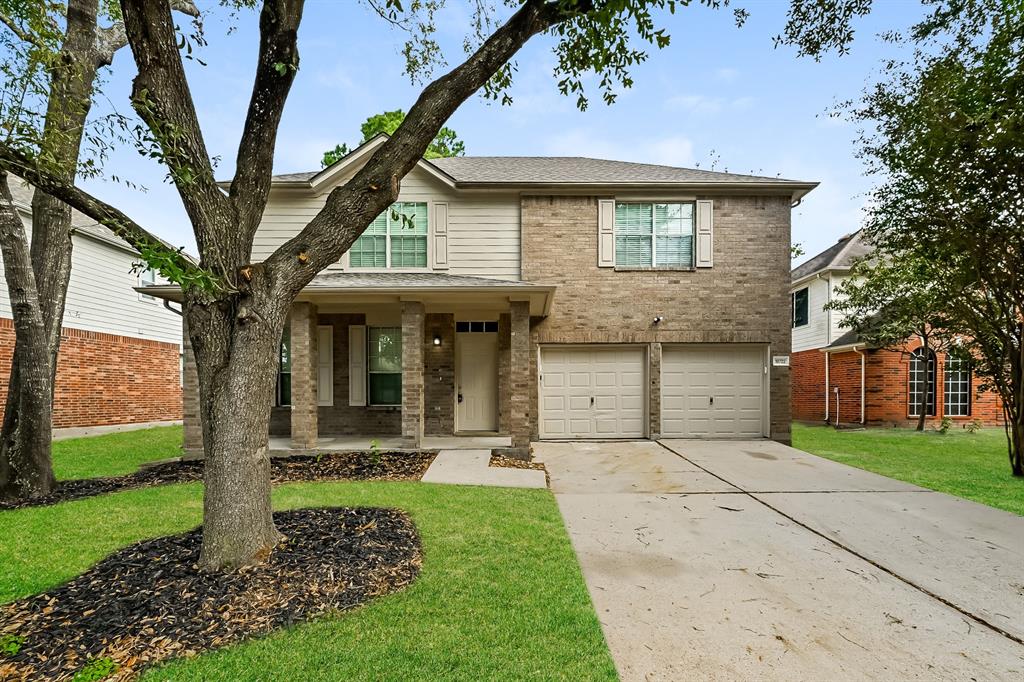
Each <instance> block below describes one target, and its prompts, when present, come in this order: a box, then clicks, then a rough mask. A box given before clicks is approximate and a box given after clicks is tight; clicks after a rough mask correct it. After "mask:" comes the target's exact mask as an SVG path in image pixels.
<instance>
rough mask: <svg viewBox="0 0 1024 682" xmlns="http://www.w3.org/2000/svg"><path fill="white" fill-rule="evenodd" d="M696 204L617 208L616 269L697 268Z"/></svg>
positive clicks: (638, 204)
mask: <svg viewBox="0 0 1024 682" xmlns="http://www.w3.org/2000/svg"><path fill="white" fill-rule="evenodd" d="M693 209H694V205H693V204H692V203H680V204H655V203H617V204H615V265H617V266H620V267H651V266H659V267H675V268H692V267H693V223H694V210H693Z"/></svg>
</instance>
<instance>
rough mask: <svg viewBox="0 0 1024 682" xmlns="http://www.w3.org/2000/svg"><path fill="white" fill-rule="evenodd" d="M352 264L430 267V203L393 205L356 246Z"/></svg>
mask: <svg viewBox="0 0 1024 682" xmlns="http://www.w3.org/2000/svg"><path fill="white" fill-rule="evenodd" d="M348 264H349V267H353V268H425V267H427V204H426V203H414V202H398V203H395V204H392V206H391V208H389V209H388V210H386V211H384V212H383V213H381V214H380V215H379V216H377V217H376V218H375V219H374V221H373V222H372V223H370V226H369V227H367V228H366V231H365V232H363V234H362V236H361V237H359V239H357V240H356V241H355V243H354V244H353V245H352V248H351V249H350V250H349V252H348Z"/></svg>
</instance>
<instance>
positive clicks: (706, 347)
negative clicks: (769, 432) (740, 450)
mask: <svg viewBox="0 0 1024 682" xmlns="http://www.w3.org/2000/svg"><path fill="white" fill-rule="evenodd" d="M661 367H662V370H661V433H662V435H663V436H664V437H666V438H760V437H761V436H763V435H764V414H765V409H764V407H765V405H764V403H765V401H764V377H765V373H764V367H765V348H764V346H755V345H752V346H730V345H722V344H701V345H692V346H675V347H672V346H665V347H664V348H663V350H662V359H661Z"/></svg>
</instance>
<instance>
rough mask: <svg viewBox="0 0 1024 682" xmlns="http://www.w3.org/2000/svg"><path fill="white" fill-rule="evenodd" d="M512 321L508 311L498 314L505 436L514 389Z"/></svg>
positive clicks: (501, 419) (501, 412) (501, 422)
mask: <svg viewBox="0 0 1024 682" xmlns="http://www.w3.org/2000/svg"><path fill="white" fill-rule="evenodd" d="M511 342H512V334H511V322H510V317H509V314H508V313H502V314H501V315H499V316H498V433H500V434H501V435H503V436H507V435H509V425H508V415H509V397H510V396H511V395H512V391H511V389H510V388H509V383H510V381H511V377H510V375H509V368H510V367H511V361H512V355H511Z"/></svg>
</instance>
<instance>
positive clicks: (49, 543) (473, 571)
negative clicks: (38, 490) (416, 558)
mask: <svg viewBox="0 0 1024 682" xmlns="http://www.w3.org/2000/svg"><path fill="white" fill-rule="evenodd" d="M201 495H202V490H201V485H200V484H197V483H194V484H184V485H174V486H166V487H161V488H147V489H141V490H133V491H126V492H122V493H117V494H113V495H105V496H101V497H94V498H91V499H86V500H79V501H75V502H68V503H65V504H61V505H57V506H53V507H40V508H35V509H19V510H12V511H5V512H0V538H3V539H4V541H3V542H2V543H0V601H8V600H11V599H15V598H18V597H22V596H25V595H29V594H33V593H35V592H39V591H42V590H45V589H47V588H49V587H51V586H55V585H57V584H59V583H60V582H62V581H65V580H67V579H69V578H71V577H73V576H75V575H77V574H78V573H80V572H82V571H83V570H85V569H86V568H88V567H89V566H90V565H91V564H93V563H94V562H96V561H97V560H99V559H101V558H102V557H104V556H105V555H107V554H108V553H109V552H111V551H112V550H114V549H116V548H118V547H121V546H124V545H127V544H129V543H132V542H135V541H138V540H141V539H144V538H148V537H153V536H157V535H164V534H170V533H177V532H181V531H184V530H187V529H189V528H192V527H194V526H195V525H196V524H198V523H199V521H200V517H201V513H202V500H201ZM274 505H275V507H276V508H278V509H290V508H297V507H310V506H355V505H368V506H382V507H398V508H400V509H404V510H406V511H407V512H408V513H409V514H410V515H411V516H412V518H413V519H414V521H415V523H416V526H417V528H418V529H419V531H420V533H421V536H422V539H423V545H424V557H425V560H424V566H423V572H422V574H421V575H420V577H419V578H418V579H417V580H416V581H415V582H414V583H413V585H412V586H411V587H410V588H408V589H407V590H405V591H403V592H399V593H397V594H393V595H388V596H386V597H383V598H381V599H378V600H376V601H374V602H371V603H370V604H369V605H367V606H365V607H363V608H361V609H358V610H356V611H352V612H350V613H348V614H342V615H339V616H336V617H331V618H327V619H323V620H320V621H317V622H314V623H307V624H303V625H299V626H295V627H292V628H289V629H287V630H282V631H278V632H276V633H273V634H271V635H269V636H267V637H264V638H259V639H254V640H250V641H248V642H245V643H243V644H239V645H236V646H233V647H229V648H227V649H223V650H220V651H217V652H211V653H207V654H204V655H202V656H199V657H197V658H194V659H191V660H182V661H178V662H173V663H170V664H168V665H166V666H164V667H160V668H156V669H153V670H151V671H150V672H149V674H148V675H147V676H146V679H151V680H199V679H201V680H298V679H301V680H385V679H386V680H399V679H402V680H404V679H453V680H490V679H495V680H496V679H501V680H519V679H545V680H546V679H572V680H577V679H585V680H612V679H616V673H615V668H614V665H613V663H612V661H611V658H610V656H609V654H608V650H607V647H606V645H605V643H604V639H603V637H602V635H601V629H600V625H599V623H598V620H597V617H596V615H595V613H594V611H593V608H592V606H591V604H590V599H589V596H588V594H587V591H586V587H585V585H584V582H583V578H582V576H581V574H580V570H579V566H578V564H577V563H576V558H575V556H574V554H573V552H572V548H571V546H570V544H569V539H568V537H567V535H566V532H565V529H564V527H563V525H562V520H561V517H560V515H559V512H558V508H557V506H556V505H555V501H554V497H553V496H552V495H551V493H550V492H549V491H547V490H515V489H502V488H475V487H464V486H442V485H431V484H425V483H392V482H373V483H355V482H331V483H313V484H310V483H302V484H291V485H285V486H281V487H278V488H276V489H275V490H274Z"/></svg>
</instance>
